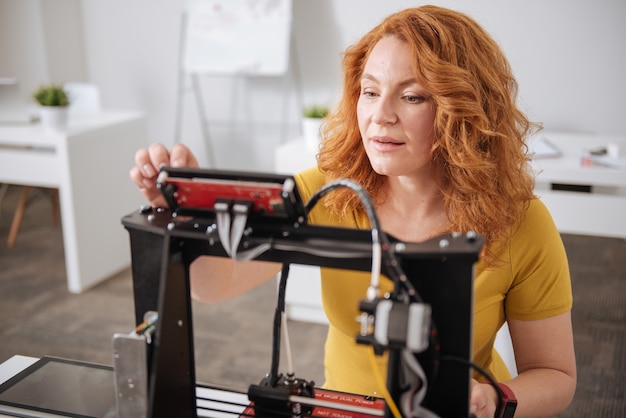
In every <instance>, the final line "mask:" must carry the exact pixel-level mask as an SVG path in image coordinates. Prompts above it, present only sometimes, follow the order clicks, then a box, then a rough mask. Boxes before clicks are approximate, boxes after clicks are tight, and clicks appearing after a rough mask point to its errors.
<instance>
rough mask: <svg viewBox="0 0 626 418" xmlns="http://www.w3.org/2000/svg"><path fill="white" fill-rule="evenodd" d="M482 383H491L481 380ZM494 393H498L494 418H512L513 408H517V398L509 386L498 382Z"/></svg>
mask: <svg viewBox="0 0 626 418" xmlns="http://www.w3.org/2000/svg"><path fill="white" fill-rule="evenodd" d="M483 383H484V384H487V385H491V383H490V382H483ZM497 385H498V387H497V388H495V389H496V393H497V394H498V399H499V400H501V402H498V405H497V409H496V413H495V415H494V418H513V416H514V415H515V409H516V408H517V398H516V397H515V394H514V393H513V391H512V390H511V388H510V387H508V386H507V385H505V384H504V383H498V384H497Z"/></svg>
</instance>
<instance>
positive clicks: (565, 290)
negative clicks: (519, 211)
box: [508, 199, 571, 319]
mask: <svg viewBox="0 0 626 418" xmlns="http://www.w3.org/2000/svg"><path fill="white" fill-rule="evenodd" d="M509 257H510V268H511V272H512V274H513V283H512V287H511V289H510V291H509V298H508V299H509V300H510V301H513V300H516V299H517V296H522V299H521V300H523V303H520V304H513V303H512V304H511V307H510V310H511V311H516V312H515V313H514V314H513V317H516V318H518V319H538V318H541V317H545V316H551V315H555V314H558V313H562V312H564V311H566V310H568V309H570V308H571V283H570V275H569V265H568V260H567V254H566V252H565V247H564V246H563V241H562V240H561V235H560V234H559V231H558V230H557V228H556V225H555V224H554V221H553V220H552V216H551V215H550V212H549V210H548V208H547V207H546V206H545V204H544V203H543V202H542V201H540V200H539V199H533V200H531V201H530V202H529V205H528V208H527V210H526V212H525V214H524V216H523V218H522V219H521V222H520V224H519V227H518V229H517V230H516V231H515V233H514V235H513V237H512V239H511V242H510V247H509Z"/></svg>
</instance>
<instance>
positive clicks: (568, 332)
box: [471, 312, 576, 418]
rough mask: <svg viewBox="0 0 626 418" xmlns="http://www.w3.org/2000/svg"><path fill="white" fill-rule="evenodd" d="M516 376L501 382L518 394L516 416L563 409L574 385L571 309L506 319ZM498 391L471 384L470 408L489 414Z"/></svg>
mask: <svg viewBox="0 0 626 418" xmlns="http://www.w3.org/2000/svg"><path fill="white" fill-rule="evenodd" d="M508 324H509V330H510V333H511V340H512V341H513V349H514V351H515V362H516V365H517V370H518V376H517V377H516V378H514V379H512V380H510V381H508V382H502V383H504V384H506V385H507V386H508V387H510V388H511V390H512V391H513V393H514V394H515V397H516V398H517V409H516V411H515V418H524V417H532V418H540V417H552V416H555V415H558V414H559V413H561V412H563V410H565V409H566V408H567V407H568V405H569V404H570V402H571V401H572V398H573V396H574V391H575V389H576V359H575V356H574V342H573V332H572V321H571V312H566V313H563V314H560V315H556V316H553V317H550V318H546V319H540V320H536V321H520V320H515V319H509V320H508ZM495 405H497V395H496V392H495V390H494V389H493V388H492V387H491V386H490V385H485V384H474V385H473V388H472V400H471V409H473V410H474V413H475V414H476V417H477V418H483V417H484V418H491V417H493V413H494V410H495Z"/></svg>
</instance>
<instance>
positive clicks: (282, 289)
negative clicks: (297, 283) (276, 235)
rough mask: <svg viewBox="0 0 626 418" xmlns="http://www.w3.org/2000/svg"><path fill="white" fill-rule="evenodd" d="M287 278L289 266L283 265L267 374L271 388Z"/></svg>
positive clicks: (278, 359)
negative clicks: (269, 366)
mask: <svg viewBox="0 0 626 418" xmlns="http://www.w3.org/2000/svg"><path fill="white" fill-rule="evenodd" d="M287 277H289V264H288V263H283V268H282V270H281V271H280V283H279V285H278V300H277V302H276V310H275V311H274V328H273V342H272V365H271V368H270V374H269V382H270V386H271V387H274V386H276V383H277V382H278V366H279V362H280V330H281V323H282V314H283V313H284V312H285V292H286V289H287Z"/></svg>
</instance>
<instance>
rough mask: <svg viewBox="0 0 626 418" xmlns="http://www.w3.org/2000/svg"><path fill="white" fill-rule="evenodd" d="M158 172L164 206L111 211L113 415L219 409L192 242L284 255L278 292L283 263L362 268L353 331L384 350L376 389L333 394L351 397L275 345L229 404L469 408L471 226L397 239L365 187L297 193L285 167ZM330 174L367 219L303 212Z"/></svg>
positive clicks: (337, 409)
mask: <svg viewBox="0 0 626 418" xmlns="http://www.w3.org/2000/svg"><path fill="white" fill-rule="evenodd" d="M159 186H160V187H161V190H162V192H163V194H164V196H165V197H166V200H167V201H168V206H169V207H168V208H152V207H146V208H142V209H141V210H139V211H137V212H136V213H132V214H130V215H128V216H126V217H124V218H123V220H122V222H123V225H124V226H125V228H126V229H127V230H128V232H129V235H130V243H131V253H132V273H133V282H134V298H135V315H136V322H137V324H139V325H138V327H137V330H136V332H134V333H132V334H131V335H122V334H119V335H116V338H115V339H114V352H115V359H116V360H115V372H116V389H117V402H118V415H119V416H120V418H121V417H125V416H133V417H137V416H149V417H154V418H156V417H173V416H176V417H196V416H227V415H223V414H228V412H224V408H219V407H215V406H214V405H215V403H213V402H211V403H210V405H211V406H209V407H207V406H206V405H207V402H206V400H204V399H200V398H199V397H198V393H200V392H201V391H200V388H199V387H198V385H197V383H196V380H195V366H194V354H193V324H192V315H191V300H190V292H189V266H190V264H191V263H192V261H194V260H195V259H196V258H197V257H200V256H202V255H213V256H221V257H231V258H233V259H235V260H248V259H258V260H265V261H274V262H279V263H282V264H283V266H284V268H283V273H282V275H281V280H280V286H279V295H278V296H279V306H280V302H281V299H280V298H281V294H280V293H281V290H283V291H284V287H285V286H286V279H287V273H288V266H289V265H290V264H308V265H318V266H325V267H336V268H345V269H354V270H360V271H370V272H372V284H371V287H370V288H371V289H370V290H371V291H369V290H368V294H367V295H363V301H362V303H361V306H360V309H361V311H362V322H361V325H362V332H361V333H360V334H359V335H355V338H356V339H357V340H358V341H359V342H361V343H364V344H371V345H373V346H374V347H375V350H376V351H377V352H378V353H381V352H383V351H386V350H387V351H389V367H388V376H387V380H386V383H387V389H388V397H387V398H386V399H364V398H363V397H362V396H359V395H354V396H352V394H341V395H344V396H341V398H342V399H344V400H345V399H348V400H350V399H352V400H353V402H352V401H348V402H345V401H344V402H334V401H333V400H336V399H337V398H339V397H340V396H335V395H337V394H336V393H332V391H324V390H321V389H319V388H315V387H313V386H311V385H310V384H309V382H307V381H306V380H305V379H301V378H296V377H294V376H292V375H289V374H281V373H279V370H278V364H277V362H276V361H274V359H273V361H272V370H271V371H270V372H269V373H268V375H267V376H265V377H263V378H262V379H261V380H260V383H258V384H252V385H250V389H249V391H248V393H247V399H248V405H244V406H245V408H243V412H241V413H240V412H236V413H232V415H230V416H261V417H263V416H264V417H269V416H272V417H276V416H336V417H367V416H398V414H400V415H402V416H423V417H427V416H441V417H468V416H469V412H468V411H469V387H470V369H471V330H472V300H473V265H474V263H475V262H476V261H477V259H478V254H479V252H480V250H481V248H482V245H483V241H482V238H481V237H480V236H478V235H476V234H473V233H463V234H461V233H452V234H445V235H441V236H438V237H436V238H433V239H431V240H428V241H426V242H422V243H410V242H401V241H399V240H397V239H395V238H394V237H391V236H388V235H387V234H385V232H384V231H382V230H381V229H380V227H379V226H378V220H377V218H376V213H375V210H374V208H373V205H372V204H371V202H369V200H368V196H367V194H366V193H365V192H364V191H363V190H362V189H360V187H359V186H358V185H357V184H355V183H353V182H351V181H349V180H340V181H337V182H333V183H330V184H328V185H327V186H325V187H324V188H323V189H321V190H320V191H318V193H316V194H315V196H314V197H313V198H312V199H311V200H310V201H309V202H307V203H306V204H305V203H304V202H302V200H301V198H300V195H299V193H298V190H297V187H296V184H295V182H294V178H293V177H292V176H288V175H277V174H262V173H248V172H230V171H218V170H203V169H173V168H169V167H165V168H163V170H162V171H161V174H160V176H159ZM337 187H349V188H351V189H352V190H354V192H355V193H357V194H358V195H359V198H360V199H361V201H362V203H363V205H364V207H365V209H366V211H367V213H368V216H369V218H370V223H371V225H372V230H352V229H342V228H335V227H327V226H318V225H311V224H309V223H308V221H307V213H308V211H309V210H310V209H311V208H312V207H313V206H314V205H315V204H316V203H317V202H318V201H319V199H321V198H322V197H323V196H324V195H325V194H326V193H331V192H332V191H333V190H334V189H335V188H337ZM379 273H382V274H385V275H387V276H388V277H390V278H392V279H393V281H394V284H395V288H394V291H393V293H392V294H390V295H387V296H386V297H384V296H380V295H378V294H377V292H376V277H377V276H378V275H379ZM280 321H281V318H280V317H277V318H276V320H275V323H276V324H277V327H278V328H279V327H280ZM276 338H279V337H278V334H277V333H275V339H276ZM275 345H276V344H275ZM366 401H367V402H366ZM226 402H228V401H226ZM428 414H432V415H428Z"/></svg>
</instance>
